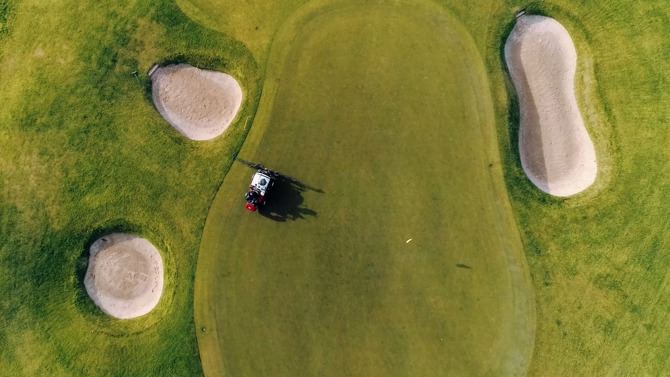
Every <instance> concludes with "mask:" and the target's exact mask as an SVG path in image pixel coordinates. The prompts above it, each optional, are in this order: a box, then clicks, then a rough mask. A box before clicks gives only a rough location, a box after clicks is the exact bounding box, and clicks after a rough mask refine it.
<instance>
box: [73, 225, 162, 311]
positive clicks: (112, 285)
mask: <svg viewBox="0 0 670 377" xmlns="http://www.w3.org/2000/svg"><path fill="white" fill-rule="evenodd" d="M84 286H85V287H86V291H87V292H88V295H89V296H90V297H91V299H92V300H93V302H95V304H96V305H98V307H100V309H102V311H104V312H105V313H107V314H109V315H111V316H113V317H116V318H122V319H126V318H134V317H139V316H141V315H144V314H147V313H149V312H150V311H151V310H152V309H153V308H154V307H155V306H156V304H158V300H159V299H160V297H161V293H162V292H163V260H162V259H161V255H160V253H159V252H158V250H156V247H154V245H152V244H151V243H150V242H149V241H147V240H146V239H144V238H141V237H138V236H136V235H133V234H124V233H113V234H108V235H106V236H104V237H101V238H99V239H98V240H96V241H95V242H94V243H93V244H92V245H91V247H90V257H89V262H88V270H87V271H86V276H85V277H84Z"/></svg>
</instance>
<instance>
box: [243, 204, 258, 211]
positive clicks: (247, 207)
mask: <svg viewBox="0 0 670 377" xmlns="http://www.w3.org/2000/svg"><path fill="white" fill-rule="evenodd" d="M244 208H246V209H248V210H249V211H254V212H256V206H255V205H253V204H251V203H247V204H246V205H245V206H244Z"/></svg>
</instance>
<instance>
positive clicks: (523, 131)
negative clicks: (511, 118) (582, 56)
mask: <svg viewBox="0 0 670 377" xmlns="http://www.w3.org/2000/svg"><path fill="white" fill-rule="evenodd" d="M505 60H506V62H507V66H508V68H509V71H510V75H511V77H512V81H513V82H514V87H515V88H516V90H517V92H518V95H519V106H520V111H521V124H520V126H519V152H520V155H521V165H522V167H523V169H524V171H525V172H526V175H528V178H529V179H530V180H531V182H533V184H535V185H536V186H537V187H538V188H540V189H541V190H542V191H545V192H547V193H549V194H551V195H556V196H570V195H573V194H577V193H579V192H581V191H582V190H584V189H586V188H587V187H589V186H590V185H591V184H592V183H593V182H594V181H595V178H596V173H597V165H596V155H595V150H594V148H593V142H592V141H591V138H590V137H589V134H588V132H587V131H586V127H585V126H584V121H583V120H582V116H581V114H580V112H579V108H578V107H577V99H576V97H575V89H574V81H575V69H576V66H577V52H576V51H575V47H574V45H573V43H572V38H570V34H568V31H567V30H566V29H565V28H564V27H563V26H562V25H561V24H560V23H558V21H556V20H554V19H553V18H549V17H544V16H521V17H519V18H518V19H517V22H516V25H515V26H514V29H513V30H512V32H511V33H510V35H509V37H508V38H507V42H506V43H505Z"/></svg>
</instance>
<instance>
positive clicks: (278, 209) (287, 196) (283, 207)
mask: <svg viewBox="0 0 670 377" xmlns="http://www.w3.org/2000/svg"><path fill="white" fill-rule="evenodd" d="M306 189H307V188H306V187H303V186H299V185H295V184H291V183H290V182H287V181H283V180H278V181H277V182H276V183H275V186H274V188H273V190H272V192H271V194H270V196H268V201H267V203H266V204H265V205H264V206H262V207H260V208H259V209H258V213H260V214H261V215H263V216H265V217H267V218H269V219H271V220H274V221H282V222H283V221H286V220H297V219H304V218H305V216H313V217H316V215H317V213H316V211H314V210H312V209H309V208H307V207H305V206H304V205H303V202H304V201H305V199H304V198H303V197H302V193H303V192H304V191H305V190H306ZM314 191H317V190H314ZM317 192H322V191H321V190H318V191H317Z"/></svg>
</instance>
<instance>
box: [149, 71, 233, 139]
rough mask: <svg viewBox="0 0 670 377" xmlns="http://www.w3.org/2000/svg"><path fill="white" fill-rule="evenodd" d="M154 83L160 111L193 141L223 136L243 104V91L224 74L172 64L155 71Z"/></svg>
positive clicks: (156, 104)
mask: <svg viewBox="0 0 670 377" xmlns="http://www.w3.org/2000/svg"><path fill="white" fill-rule="evenodd" d="M151 80H152V95H153V101H154V105H155V106H156V109H157V110H158V112H159V113H160V114H161V115H162V116H163V118H165V120H167V121H168V123H170V124H171V125H172V126H173V127H174V128H176V129H177V131H179V132H180V133H181V134H183V135H184V136H186V137H188V138H189V139H192V140H209V139H213V138H215V137H217V136H219V135H221V134H222V133H223V131H225V130H226V128H228V126H229V125H230V123H231V122H232V121H233V119H234V118H235V115H236V114H237V111H238V110H239V108H240V105H241V104H242V88H241V87H240V85H239V84H238V83H237V81H236V80H235V79H234V78H233V77H232V76H230V75H227V74H225V73H222V72H216V71H208V70H203V69H198V68H195V67H192V66H190V65H188V64H177V65H168V66H165V67H161V68H158V69H155V70H152V72H151Z"/></svg>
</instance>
